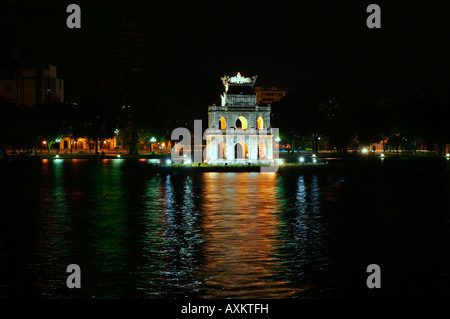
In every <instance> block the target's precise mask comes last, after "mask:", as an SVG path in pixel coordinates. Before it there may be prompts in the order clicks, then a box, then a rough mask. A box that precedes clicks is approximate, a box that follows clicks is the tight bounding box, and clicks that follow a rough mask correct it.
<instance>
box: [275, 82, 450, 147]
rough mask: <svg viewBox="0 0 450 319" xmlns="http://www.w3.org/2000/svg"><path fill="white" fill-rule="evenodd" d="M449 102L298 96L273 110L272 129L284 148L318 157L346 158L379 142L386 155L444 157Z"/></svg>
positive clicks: (349, 93) (351, 94)
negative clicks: (420, 150) (426, 153)
mask: <svg viewBox="0 0 450 319" xmlns="http://www.w3.org/2000/svg"><path fill="white" fill-rule="evenodd" d="M417 90H418V89H417ZM405 96H407V97H405ZM449 102H450V101H447V99H446V98H445V96H443V95H441V96H436V95H433V94H424V93H422V92H410V93H409V94H404V95H397V96H395V97H389V98H377V97H375V96H371V94H369V93H367V94H365V92H355V90H351V89H349V90H346V93H345V94H332V93H330V94H329V95H328V96H326V95H325V94H323V93H322V94H314V92H301V93H300V92H299V93H292V94H288V95H287V96H286V97H285V98H284V99H283V100H281V101H280V102H277V103H275V104H274V105H273V106H272V113H273V119H272V127H278V128H280V135H281V137H282V138H283V141H284V142H285V143H289V144H291V145H293V146H294V147H295V148H296V149H298V147H299V146H300V147H301V148H302V149H305V148H311V149H313V151H314V152H317V151H318V149H319V148H322V149H327V150H330V151H335V152H339V153H345V152H346V151H347V150H349V149H354V150H356V149H358V148H359V147H361V146H366V145H369V144H372V143H380V142H381V143H383V147H384V149H385V150H386V151H394V152H395V151H397V152H398V150H399V149H401V150H403V151H407V152H415V151H416V150H417V149H418V148H423V149H426V150H429V151H434V152H436V153H437V154H442V153H443V151H444V149H445V144H449V143H450V130H449V127H450V125H449V121H450V105H449Z"/></svg>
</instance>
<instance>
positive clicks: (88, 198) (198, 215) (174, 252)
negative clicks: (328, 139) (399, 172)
mask: <svg viewBox="0 0 450 319" xmlns="http://www.w3.org/2000/svg"><path fill="white" fill-rule="evenodd" d="M124 163H125V162H124V161H121V160H103V161H98V162H92V161H84V160H77V161H70V160H46V161H42V162H40V163H34V164H33V165H26V163H25V164H23V166H20V165H19V164H18V166H14V167H13V169H12V168H10V167H8V168H7V169H6V170H5V171H10V172H11V173H10V174H11V176H14V175H12V174H13V173H14V174H18V176H19V175H20V174H23V176H27V177H28V178H29V180H30V183H28V184H24V185H22V184H20V183H19V182H17V184H15V183H14V182H13V184H12V186H11V187H10V188H9V190H8V191H5V192H4V193H2V194H4V196H3V197H2V198H1V199H2V202H3V203H5V206H4V207H5V208H6V210H4V211H3V213H2V214H3V215H2V221H3V222H4V223H3V225H8V227H3V226H2V228H1V230H2V233H1V234H0V261H1V262H2V264H5V263H6V261H7V263H8V265H9V268H7V269H6V270H5V271H7V272H9V273H11V276H9V278H7V279H1V281H0V295H2V296H12V297H24V296H25V297H43V298H73V297H81V298H180V297H201V298H203V297H204V298H289V297H305V296H306V297H308V296H312V297H314V296H320V293H322V292H330V291H331V292H332V291H333V290H336V287H333V281H330V278H333V277H336V276H339V274H336V268H335V267H336V263H337V261H336V260H338V261H339V256H338V257H335V255H333V252H334V253H335V252H336V251H338V250H336V249H335V247H333V241H334V238H335V236H336V234H337V233H336V232H334V233H330V229H333V227H336V224H334V226H333V227H331V228H330V227H329V223H330V220H331V221H332V222H333V218H335V217H334V216H335V215H333V214H332V215H330V209H329V207H330V206H329V205H330V203H331V204H332V205H334V206H332V207H339V205H341V207H342V206H343V205H345V203H346V202H345V201H346V200H347V199H346V198H345V197H342V196H341V197H340V195H339V192H340V191H341V190H342V186H343V185H346V184H347V183H348V179H347V177H346V176H341V175H333V174H331V175H317V174H306V175H303V174H292V175H283V174H259V173H202V174H193V175H161V176H148V175H145V174H141V173H139V172H134V171H127V170H122V168H124V167H125V164H124ZM15 170H16V171H15ZM19 177H20V176H19ZM346 187H347V186H346ZM447 190H448V186H447ZM21 198H26V200H25V201H21ZM324 203H326V204H327V205H328V206H326V205H324ZM327 212H328V215H327ZM331 212H333V211H332V210H331ZM330 217H331V219H330ZM359 218H360V217H359ZM446 221H447V222H446V224H448V218H447V219H446ZM446 240H447V239H446ZM355 247H356V248H354V247H353V248H352V249H359V248H360V247H359V246H357V244H356V246H355ZM330 249H331V250H332V251H330ZM333 258H334V259H333ZM342 258H343V257H342ZM72 263H75V264H79V265H80V267H81V269H82V289H77V290H69V289H67V287H66V285H65V280H66V278H67V276H68V274H67V273H66V267H67V265H69V264H72ZM341 267H342V266H341ZM339 269H341V268H339Z"/></svg>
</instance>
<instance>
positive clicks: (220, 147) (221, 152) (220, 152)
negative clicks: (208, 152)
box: [217, 142, 225, 159]
mask: <svg viewBox="0 0 450 319" xmlns="http://www.w3.org/2000/svg"><path fill="white" fill-rule="evenodd" d="M217 158H218V159H225V144H224V143H223V142H219V144H217Z"/></svg>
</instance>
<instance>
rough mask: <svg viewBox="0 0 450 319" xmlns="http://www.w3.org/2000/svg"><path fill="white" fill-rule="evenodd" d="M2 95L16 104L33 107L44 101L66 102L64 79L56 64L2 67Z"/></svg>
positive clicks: (0, 79)
mask: <svg viewBox="0 0 450 319" xmlns="http://www.w3.org/2000/svg"><path fill="white" fill-rule="evenodd" d="M0 96H2V97H3V98H4V99H5V100H6V101H8V102H11V103H14V104H16V105H26V106H29V107H33V106H35V105H37V104H43V103H59V102H61V103H62V102H64V81H63V80H62V79H59V78H58V76H57V70H56V66H54V65H44V66H40V67H35V68H23V67H2V68H0Z"/></svg>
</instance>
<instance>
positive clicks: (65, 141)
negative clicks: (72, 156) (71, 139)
mask: <svg viewBox="0 0 450 319" xmlns="http://www.w3.org/2000/svg"><path fill="white" fill-rule="evenodd" d="M63 146H64V149H68V148H69V143H68V142H67V140H64V143H63Z"/></svg>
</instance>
